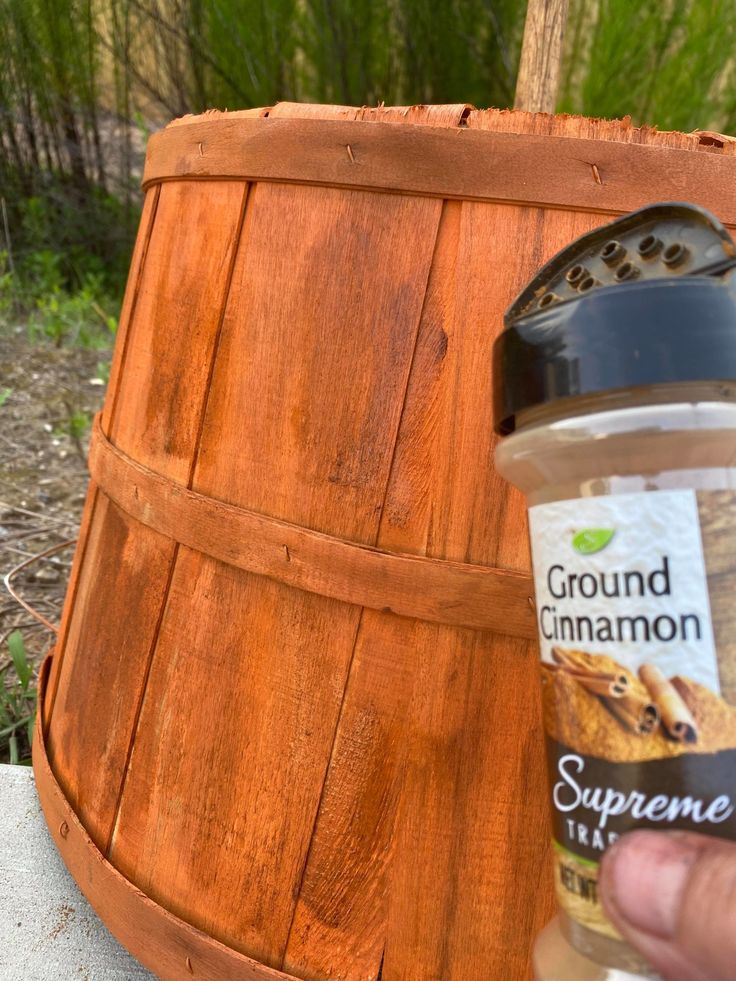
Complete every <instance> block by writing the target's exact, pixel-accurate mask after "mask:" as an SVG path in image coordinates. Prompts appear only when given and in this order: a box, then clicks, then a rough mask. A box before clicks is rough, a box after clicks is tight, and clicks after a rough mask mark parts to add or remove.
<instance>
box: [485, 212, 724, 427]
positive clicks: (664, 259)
mask: <svg viewBox="0 0 736 981" xmlns="http://www.w3.org/2000/svg"><path fill="white" fill-rule="evenodd" d="M734 269H736V246H735V245H734V242H733V240H732V239H731V237H730V235H729V234H728V232H727V231H726V229H725V228H724V227H723V225H722V224H721V223H720V222H719V221H718V220H717V219H716V218H714V217H713V215H711V214H710V213H709V212H707V211H705V210H704V209H702V208H699V207H697V206H695V205H692V204H682V203H677V202H667V203H662V204H653V205H651V206H650V207H647V208H642V209H641V210H640V211H635V212H632V213H631V214H629V215H626V216H625V217H623V218H620V219H618V220H617V221H614V222H611V223H610V224H608V225H604V226H603V227H602V228H598V229H596V230H595V231H593V232H590V233H588V234H587V235H583V236H582V237H581V238H579V239H577V240H576V241H574V242H573V243H572V244H570V245H569V246H567V247H566V248H565V249H563V250H562V251H561V252H558V254H557V255H556V256H554V258H552V259H551V260H550V261H549V262H548V263H547V264H546V265H545V266H544V267H543V268H542V269H541V270H540V272H539V273H537V275H536V276H535V277H534V279H533V280H532V281H531V282H530V283H529V285H528V286H527V287H526V288H525V289H524V290H523V291H522V292H521V293H520V294H519V296H518V297H517V298H516V299H515V300H514V302H513V303H512V304H511V306H510V307H509V309H508V310H507V312H506V316H505V318H504V325H505V326H504V330H503V331H502V333H501V334H500V335H499V337H498V338H497V340H496V343H495V345H494V349H493V375H494V425H495V429H496V432H498V433H502V434H505V433H510V432H513V430H514V429H515V426H516V424H515V420H516V414H517V413H518V412H520V411H522V410H523V409H531V408H534V407H535V406H540V405H543V404H546V403H550V402H552V401H555V400H557V399H561V398H566V397H568V396H572V395H593V394H596V393H602V392H610V391H614V390H616V389H625V388H632V387H635V386H639V385H654V384H661V383H665V382H697V381H733V380H736V273H735V272H734V271H733V270H734Z"/></svg>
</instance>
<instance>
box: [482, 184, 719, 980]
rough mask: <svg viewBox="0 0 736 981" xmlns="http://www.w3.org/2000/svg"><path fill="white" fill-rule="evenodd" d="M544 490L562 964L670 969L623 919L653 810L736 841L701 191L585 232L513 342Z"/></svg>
mask: <svg viewBox="0 0 736 981" xmlns="http://www.w3.org/2000/svg"><path fill="white" fill-rule="evenodd" d="M493 370H494V381H495V385H494V390H495V406H494V410H495V426H496V431H497V432H498V433H499V434H501V435H505V437H506V438H505V439H503V440H502V441H501V442H500V445H499V447H498V450H497V454H496V463H497V467H498V470H499V471H500V472H501V474H502V475H503V476H504V477H506V479H508V480H509V481H511V483H513V484H515V485H516V486H517V487H518V488H520V489H521V490H522V491H523V492H524V493H525V494H526V495H527V498H528V503H529V526H530V538H531V546H532V560H533V571H534V582H535V595H536V610H537V620H538V627H539V640H540V649H541V650H540V653H541V676H542V707H543V718H544V728H545V734H546V740H547V751H548V761H549V777H550V798H551V809H552V817H553V844H554V849H553V853H554V875H555V887H556V892H557V897H558V901H559V906H560V917H559V921H557V922H555V923H554V924H553V925H552V926H551V927H548V928H547V930H546V931H545V932H544V933H543V934H542V935H541V937H540V939H539V940H538V942H537V946H536V950H535V970H536V974H537V978H538V979H540V981H575V979H591V981H593V979H600V981H603V979H611V981H612V979H614V978H616V979H621V978H625V977H629V976H631V975H629V974H627V973H626V972H632V973H633V975H634V976H639V977H647V978H651V977H655V976H656V975H654V973H653V971H652V970H651V968H649V967H648V965H647V964H646V963H644V962H643V961H642V959H641V958H640V957H639V955H637V954H636V952H634V951H633V949H632V948H630V947H629V946H628V945H627V944H625V943H624V941H623V940H622V938H621V937H620V935H619V934H618V933H617V932H616V930H615V928H614V927H613V925H612V924H611V923H610V922H609V920H608V919H607V918H606V916H605V913H604V911H603V908H602V906H601V904H600V901H599V897H598V894H597V873H598V863H599V861H600V859H601V856H602V854H603V852H604V851H605V849H606V848H607V847H608V846H609V845H610V844H611V843H612V842H614V841H615V840H616V839H617V838H618V837H619V836H620V835H621V834H623V833H624V832H626V831H628V830H631V829H632V828H651V829H663V830H675V829H680V830H688V831H697V832H700V833H704V834H709V835H715V836H718V837H723V838H729V839H736V793H735V788H734V773H736V603H734V590H735V589H736V248H735V247H734V243H733V242H732V240H731V238H730V237H729V235H728V233H727V232H726V230H725V229H724V228H723V226H722V225H721V224H720V223H719V222H718V221H717V220H716V219H715V218H714V217H713V216H712V215H710V214H708V213H707V212H705V211H703V210H702V209H700V208H697V207H695V206H693V205H687V204H677V203H674V204H673V203H665V204H656V205H652V206H651V207H648V208H645V209H643V210H641V211H638V212H635V213H633V214H631V215H628V216H626V217H625V218H622V219H619V220H617V221H615V222H613V223H611V224H609V225H607V226H605V227H604V228H601V229H598V230H596V231H594V232H592V233H590V234H588V235H585V236H583V237H582V238H580V239H578V240H577V241H576V242H574V243H572V245H570V246H569V247H568V248H566V249H564V250H563V251H562V252H561V253H559V254H558V255H557V256H555V257H554V258H553V259H552V260H551V261H550V262H549V263H548V264H547V265H546V266H545V267H544V268H543V269H542V270H541V271H540V273H539V274H538V275H537V277H536V278H535V279H534V280H533V281H532V282H531V283H530V284H529V286H528V287H527V288H526V289H525V290H524V291H523V292H522V293H521V294H520V296H519V297H518V298H517V299H516V301H515V302H514V303H513V305H512V306H511V307H510V309H509V310H508V312H507V314H506V318H505V329H504V330H503V332H502V334H501V335H500V336H499V338H498V340H497V342H496V346H495V349H494V366H493Z"/></svg>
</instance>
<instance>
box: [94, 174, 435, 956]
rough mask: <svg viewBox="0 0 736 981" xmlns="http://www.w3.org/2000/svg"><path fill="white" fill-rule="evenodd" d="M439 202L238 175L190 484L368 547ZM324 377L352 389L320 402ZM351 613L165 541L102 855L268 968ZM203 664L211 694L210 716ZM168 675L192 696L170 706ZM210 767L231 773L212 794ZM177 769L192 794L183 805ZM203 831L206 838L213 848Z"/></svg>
mask: <svg viewBox="0 0 736 981" xmlns="http://www.w3.org/2000/svg"><path fill="white" fill-rule="evenodd" d="M305 190H306V194H305ZM440 211H441V202H439V201H436V200H431V199H426V198H425V199H422V198H403V197H399V196H393V195H391V196H382V197H380V198H378V199H376V197H375V196H374V195H372V194H369V193H366V192H362V191H359V192H355V193H353V194H351V195H345V194H343V193H342V192H341V191H338V190H334V189H330V188H308V189H304V188H296V187H285V186H278V185H268V184H259V185H258V186H256V188H255V190H254V191H253V192H252V197H251V201H250V202H249V206H248V211H247V214H246V222H245V232H244V236H243V241H242V243H241V249H240V252H239V255H238V261H237V265H236V269H235V273H234V276H233V283H232V287H231V291H230V297H229V303H228V310H227V312H226V316H225V323H224V328H223V334H222V340H221V344H220V348H219V352H218V357H217V361H216V364H215V371H214V375H213V378H212V382H211V387H210V397H209V401H208V406H207V418H206V420H205V424H204V428H203V434H202V442H201V446H200V452H199V456H198V463H197V468H196V473H195V478H194V483H193V487H194V489H195V490H197V491H198V492H200V493H203V494H208V495H210V496H213V497H217V498H219V499H222V500H225V501H227V502H229V503H232V504H235V505H239V506H242V507H248V508H250V509H253V510H255V511H258V512H261V513H263V514H269V515H273V516H275V517H278V518H281V519H284V520H288V521H290V522H294V523H296V524H302V525H305V526H306V527H310V528H313V529H315V530H317V531H322V532H325V533H327V534H332V535H338V536H342V537H345V538H349V539H351V540H352V541H354V542H357V543H364V544H373V543H374V542H375V537H376V532H377V529H378V524H379V520H380V512H381V507H382V503H383V496H384V494H385V487H386V483H387V480H388V473H389V467H390V464H391V459H392V453H393V442H394V439H395V433H396V430H397V427H398V422H399V417H400V412H401V406H402V403H403V398H404V392H405V389H406V384H407V379H408V375H409V368H410V364H411V359H412V354H413V350H414V344H415V338H416V332H417V328H418V324H419V317H420V312H421V306H422V301H423V296H424V291H425V288H426V280H427V276H428V272H429V265H430V260H431V255H432V249H433V243H434V239H435V236H436V230H437V224H438V221H439V215H440ZM337 263H339V264H340V268H341V270H342V273H341V276H340V277H339V278H337V277H334V276H332V277H330V273H331V270H332V269H334V268H335V266H336V264H337ZM388 269H390V270H391V275H390V276H387V275H386V270H388ZM328 278H329V279H330V289H329V291H327V290H325V285H324V284H325V282H326V281H327V280H328ZM336 325H339V336H336ZM357 366H360V369H359V370H358V367H357ZM234 379H237V385H235V384H233V381H234ZM338 380H341V381H344V384H345V385H346V386H347V388H346V389H343V392H345V393H346V394H347V393H349V397H345V395H343V396H342V397H340V396H339V395H338V394H337V392H336V397H328V393H331V392H333V391H335V386H336V385H337V382H338ZM316 393H320V395H319V396H318V397H317V398H315V394H316ZM193 609H196V611H197V615H196V623H193V622H192V610H193ZM359 619H360V608H359V607H357V606H354V605H347V604H341V603H337V602H335V601H334V600H329V599H327V598H325V597H322V596H318V595H316V594H308V593H303V592H301V591H297V590H294V589H291V588H289V587H287V586H284V585H282V584H280V583H276V582H272V581H270V580H265V579H262V578H257V577H254V576H252V575H249V574H247V573H244V572H241V571H240V570H235V569H232V568H228V567H223V566H222V565H221V564H217V563H214V562H212V561H210V560H208V559H206V558H203V557H202V556H201V555H198V554H195V553H193V552H191V551H189V550H187V549H181V551H180V555H179V558H178V560H177V563H176V569H175V572H174V576H173V579H172V586H171V592H170V596H169V602H168V604H167V610H166V615H165V617H164V621H163V624H162V628H161V634H160V637H159V641H158V645H157V648H156V653H155V657H154V660H153V667H152V671H151V676H150V679H149V682H148V686H147V689H146V696H145V699H144V704H143V710H142V714H141V723H140V726H139V731H138V735H137V737H136V741H135V745H134V747H133V755H132V760H131V768H130V770H129V775H128V780H127V782H126V786H125V790H124V793H123V796H122V802H121V808H120V815H119V820H118V822H117V825H116V829H115V833H114V836H113V841H112V850H111V852H110V857H111V860H112V862H113V863H114V864H115V865H116V867H118V868H119V869H121V871H123V872H124V873H125V874H127V875H128V876H129V877H130V878H133V879H134V880H135V881H137V882H139V883H140V884H141V886H142V888H143V889H144V890H145V891H146V892H147V893H149V894H150V895H152V896H153V898H155V899H157V900H158V901H160V902H162V903H163V904H164V905H166V906H167V907H168V908H170V909H173V910H174V911H175V912H179V913H180V915H183V913H184V912H186V914H187V918H188V919H189V920H190V921H191V922H192V923H194V924H195V925H197V926H199V927H200V928H202V929H206V930H207V931H208V932H210V933H211V934H212V935H214V936H216V937H218V938H219V939H221V940H223V941H225V942H227V943H229V944H230V945H232V946H235V947H236V948H238V949H241V950H243V951H245V952H247V953H249V954H250V955H251V956H255V957H257V958H258V959H259V960H261V961H262V962H264V963H266V964H270V965H272V966H275V967H279V966H280V965H281V963H282V960H283V954H284V948H285V945H286V940H287V936H288V931H289V925H290V922H291V918H292V913H293V908H294V903H295V900H296V896H297V894H298V891H299V883H300V880H301V876H302V872H303V868H304V862H305V859H306V855H307V851H308V848H309V842H310V839H311V835H312V829H313V826H314V820H315V815H316V810H317V807H318V805H319V800H320V796H321V793H322V787H323V784H324V779H325V771H326V768H327V762H328V760H329V755H330V747H331V745H332V742H333V739H334V731H335V725H336V722H337V718H338V714H339V711H340V705H341V702H342V697H343V691H344V688H345V682H346V677H347V671H348V666H349V663H350V659H351V654H352V649H353V645H354V642H355V634H356V630H357V626H358V622H359ZM205 652H206V654H205ZM213 678H220V679H226V684H227V687H228V689H229V690H230V704H229V706H228V710H227V711H225V712H223V703H222V699H223V693H222V687H221V684H212V679H213ZM192 686H193V687H192ZM187 691H197V692H198V693H199V694H198V697H197V703H196V705H193V706H191V708H190V709H189V711H188V713H187V716H186V717H182V715H181V714H180V713H178V712H177V711H176V706H177V705H179V704H181V702H182V699H184V700H186V699H187V695H186V692H187ZM195 746H196V747H199V750H198V751H196V752H191V751H190V750H189V749H188V748H189V747H195ZM218 770H219V771H220V772H223V773H227V774H228V779H227V788H223V793H222V794H220V795H219V796H218V799H217V801H216V803H215V801H214V800H213V798H212V792H211V790H210V789H207V783H208V780H209V777H210V774H212V772H217V771H218ZM182 786H191V787H192V788H197V787H202V788H203V792H202V794H201V795H198V794H197V792H196V790H195V791H193V792H192V793H191V794H190V795H189V796H188V800H187V803H186V807H182V800H181V787H182ZM213 807H214V809H215V812H214V813H213ZM204 826H209V827H211V829H212V833H213V834H218V832H219V834H221V835H222V836H223V838H224V843H223V845H221V846H220V848H221V856H220V860H219V862H218V863H217V864H216V865H213V862H212V856H211V854H210V852H209V849H208V848H204V847H202V845H201V838H202V827H204ZM184 854H185V855H188V856H191V858H190V860H189V861H188V862H187V863H182V862H181V861H180V860H179V856H181V855H184Z"/></svg>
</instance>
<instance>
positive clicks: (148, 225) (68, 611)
mask: <svg viewBox="0 0 736 981" xmlns="http://www.w3.org/2000/svg"><path fill="white" fill-rule="evenodd" d="M160 192H161V188H160V187H154V188H153V189H152V190H151V192H150V193H149V194H146V196H145V199H144V201H143V209H142V212H141V222H140V228H139V232H138V236H137V237H136V242H135V246H134V249H133V255H132V257H131V262H130V271H129V273H128V284H127V289H126V291H125V297H124V299H123V306H122V309H121V311H120V317H119V320H118V330H117V343H116V345H115V352H114V355H113V361H112V365H111V367H110V380H109V383H108V391H111V392H112V391H115V390H116V388H117V377H118V374H119V370H120V361H121V359H122V352H123V349H124V346H125V341H124V338H125V336H126V335H127V331H128V326H129V324H130V319H131V314H132V311H133V310H134V309H135V303H136V300H137V298H138V292H139V289H140V280H141V272H142V269H143V263H144V259H145V255H146V252H147V250H148V243H149V241H150V238H151V232H152V230H153V222H154V218H155V215H156V207H157V205H158V198H159V194H160ZM109 402H110V400H109V399H108V400H107V403H106V404H108V405H109ZM96 504H97V488H96V487H95V484H94V481H90V484H89V486H88V488H87V495H86V500H85V504H84V511H83V513H82V523H81V526H80V529H79V536H78V540H77V548H76V550H75V552H74V559H73V562H72V570H71V573H70V576H69V582H68V584H67V601H66V603H65V604H64V610H63V615H62V618H61V624H60V627H59V637H58V647H59V649H60V650H63V649H65V648H66V638H67V634H68V631H69V621H70V619H71V616H72V612H73V610H74V607H75V603H74V600H75V597H76V595H77V587H78V584H79V573H80V570H81V568H82V566H83V565H84V560H85V556H86V548H87V541H88V534H89V529H90V527H91V525H92V523H93V520H94V512H95V507H96ZM61 660H62V659H61V658H60V657H58V658H56V660H55V661H54V663H53V665H52V672H51V676H50V678H49V683H48V695H47V697H46V699H45V700H44V703H43V704H42V705H41V713H42V717H43V721H44V725H46V723H47V721H48V718H49V717H50V715H51V711H52V708H53V700H54V697H55V695H56V690H57V686H58V682H59V675H58V670H59V668H60V667H61Z"/></svg>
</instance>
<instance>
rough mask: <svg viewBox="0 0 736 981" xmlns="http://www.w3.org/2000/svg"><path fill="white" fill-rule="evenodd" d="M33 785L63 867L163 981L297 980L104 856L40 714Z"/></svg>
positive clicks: (44, 676)
mask: <svg viewBox="0 0 736 981" xmlns="http://www.w3.org/2000/svg"><path fill="white" fill-rule="evenodd" d="M51 660H52V654H49V655H48V656H47V657H46V660H45V661H44V663H43V666H42V668H41V671H40V674H39V684H38V701H39V705H43V703H44V699H45V695H46V685H47V683H48V678H49V671H50V667H51ZM33 772H34V775H35V778H36V789H37V791H38V797H39V800H40V802H41V807H42V809H43V813H44V817H45V818H46V823H47V824H48V827H49V831H50V832H51V837H52V838H53V839H54V842H55V844H56V847H57V848H58V850H59V852H60V854H61V857H62V858H63V860H64V864H65V865H66V867H67V868H68V869H69V871H70V872H71V874H72V876H73V877H74V879H75V880H76V881H77V884H78V885H79V888H80V889H81V890H82V892H83V893H84V895H85V896H86V898H87V900H88V901H89V903H90V905H91V906H92V907H93V909H94V910H95V911H96V912H97V913H98V914H99V916H100V918H101V919H102V921H103V922H104V923H105V924H106V926H107V927H108V928H109V929H110V931H111V932H112V933H113V934H114V935H115V936H116V937H117V939H118V940H119V941H120V942H121V943H122V944H123V946H125V947H127V949H128V950H129V951H130V952H131V953H132V954H133V955H134V956H135V957H136V958H137V959H138V960H139V961H140V962H141V963H142V964H144V965H145V966H146V967H148V968H150V969H151V970H152V971H154V972H155V973H156V977H159V978H161V979H162V981H181V979H182V978H188V977H190V976H193V977H195V978H197V979H199V981H222V979H223V978H228V979H229V981H297V979H296V978H294V977H293V976H292V975H290V974H286V973H284V972H283V971H277V970H274V969H273V968H271V967H267V966H266V965H265V964H260V963H259V962H258V961H255V960H253V959H252V958H251V957H246V955H245V954H241V953H239V952H238V951H236V950H233V949H232V948H230V947H227V946H226V945H225V944H222V943H219V942H218V941H217V940H215V939H213V938H212V937H210V936H209V935H208V934H206V933H204V932H203V931H202V930H199V929H197V928H196V927H194V926H192V925H191V924H190V923H187V922H186V921H184V920H182V919H179V917H177V916H175V915H174V914H173V913H170V912H169V911H168V910H167V909H165V908H164V907H163V906H160V905H159V904H158V903H155V902H154V901H153V900H152V899H150V898H149V897H148V896H146V895H145V894H144V893H142V892H141V890H140V889H138V888H137V886H135V885H134V884H133V883H132V882H130V881H129V880H128V879H126V878H125V877H124V876H123V875H121V874H120V872H118V870H117V869H116V868H115V867H114V866H113V865H111V864H110V862H108V861H107V859H106V857H105V856H104V855H103V854H102V852H101V851H100V850H99V849H98V848H97V846H96V845H95V843H94V842H93V841H92V839H91V838H90V836H89V835H88V834H87V832H86V830H85V828H84V827H83V825H82V823H81V821H80V820H79V818H78V816H77V815H76V813H75V812H74V810H73V808H72V806H71V804H70V803H69V801H68V800H67V798H66V796H65V795H64V792H63V790H62V789H61V787H60V786H59V783H58V781H57V780H56V777H55V776H54V773H53V771H52V769H51V765H50V763H49V760H48V757H47V754H46V746H45V743H44V733H43V727H42V725H41V713H40V712H37V713H36V728H35V733H34V737H33Z"/></svg>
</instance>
